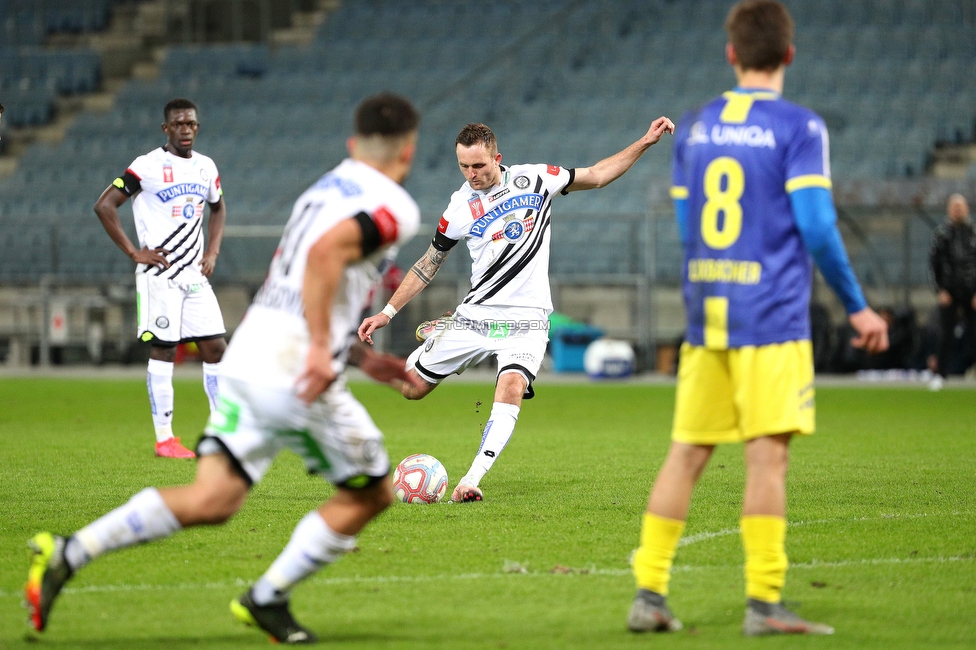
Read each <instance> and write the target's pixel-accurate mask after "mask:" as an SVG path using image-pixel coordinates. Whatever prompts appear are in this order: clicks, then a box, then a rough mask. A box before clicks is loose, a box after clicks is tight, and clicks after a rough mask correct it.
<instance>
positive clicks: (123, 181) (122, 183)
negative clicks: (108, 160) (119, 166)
mask: <svg viewBox="0 0 976 650" xmlns="http://www.w3.org/2000/svg"><path fill="white" fill-rule="evenodd" d="M112 187H114V188H115V189H117V190H119V191H120V192H122V193H123V194H125V195H126V196H132V195H133V194H135V193H136V192H138V191H139V190H141V189H142V183H141V182H140V181H139V177H138V176H136V175H135V174H133V173H132V172H131V171H129V170H128V169H127V170H125V173H124V174H122V175H121V176H119V177H118V178H116V179H115V180H114V181H112Z"/></svg>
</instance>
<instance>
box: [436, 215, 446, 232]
mask: <svg viewBox="0 0 976 650" xmlns="http://www.w3.org/2000/svg"><path fill="white" fill-rule="evenodd" d="M437 232H439V233H440V234H442V235H446V234H447V217H443V216H442V217H441V220H440V221H438V222H437Z"/></svg>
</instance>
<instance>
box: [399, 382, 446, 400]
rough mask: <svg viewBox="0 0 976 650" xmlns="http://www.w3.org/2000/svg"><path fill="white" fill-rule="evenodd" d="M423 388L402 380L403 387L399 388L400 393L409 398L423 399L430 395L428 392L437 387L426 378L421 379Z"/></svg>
mask: <svg viewBox="0 0 976 650" xmlns="http://www.w3.org/2000/svg"><path fill="white" fill-rule="evenodd" d="M422 381H423V382H424V386H423V388H417V387H416V386H414V385H412V384H410V382H406V381H405V382H403V387H402V388H400V394H401V395H403V396H404V397H406V398H407V399H409V400H418V399H423V398H425V397H427V396H428V395H430V393H431V392H432V391H433V390H434V389H435V388H437V384H432V383H430V382H429V381H427V380H423V379H422Z"/></svg>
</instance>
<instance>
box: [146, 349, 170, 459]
mask: <svg viewBox="0 0 976 650" xmlns="http://www.w3.org/2000/svg"><path fill="white" fill-rule="evenodd" d="M146 385H147V386H148V387H149V405H150V406H151V407H152V418H153V425H155V427H156V442H164V441H166V440H168V439H170V438H172V437H173V364H172V363H171V362H169V361H160V360H159V359H150V360H149V374H148V375H147V376H146Z"/></svg>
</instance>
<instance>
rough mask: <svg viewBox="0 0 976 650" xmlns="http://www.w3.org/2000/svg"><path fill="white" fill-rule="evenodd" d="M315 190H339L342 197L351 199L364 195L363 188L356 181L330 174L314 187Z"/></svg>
mask: <svg viewBox="0 0 976 650" xmlns="http://www.w3.org/2000/svg"><path fill="white" fill-rule="evenodd" d="M312 189H313V190H338V192H339V193H340V194H342V196H344V197H346V198H349V197H350V196H359V195H360V194H362V193H363V188H361V187H360V186H359V184H358V183H356V182H355V181H352V180H349V179H348V178H342V177H341V176H339V175H337V174H335V173H333V172H329V173H328V174H326V175H325V176H323V177H322V178H320V179H319V180H318V181H316V183H315V185H313V186H312Z"/></svg>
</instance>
